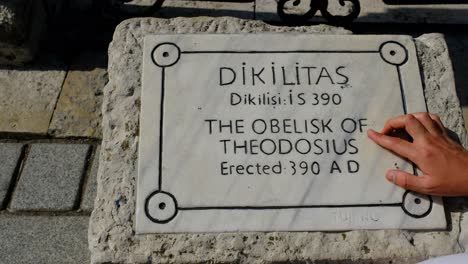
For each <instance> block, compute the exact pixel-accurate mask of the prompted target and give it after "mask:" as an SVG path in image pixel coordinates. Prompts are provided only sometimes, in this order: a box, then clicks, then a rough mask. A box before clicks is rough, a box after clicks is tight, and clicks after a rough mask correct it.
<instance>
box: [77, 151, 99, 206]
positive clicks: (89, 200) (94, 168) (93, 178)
mask: <svg viewBox="0 0 468 264" xmlns="http://www.w3.org/2000/svg"><path fill="white" fill-rule="evenodd" d="M100 153H101V146H97V147H96V149H95V150H94V157H93V162H92V163H91V168H90V170H89V175H88V179H87V181H86V185H85V186H84V189H83V196H82V199H81V209H82V210H83V211H87V212H91V211H92V210H93V208H94V199H95V198H96V189H97V172H98V168H99V154H100Z"/></svg>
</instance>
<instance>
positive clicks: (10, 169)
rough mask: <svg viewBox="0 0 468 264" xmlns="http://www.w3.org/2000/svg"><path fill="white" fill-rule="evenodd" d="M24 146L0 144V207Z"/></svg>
mask: <svg viewBox="0 0 468 264" xmlns="http://www.w3.org/2000/svg"><path fill="white" fill-rule="evenodd" d="M23 146H24V144H20V143H0V207H3V206H2V205H3V203H4V201H5V198H6V195H7V193H8V189H9V188H10V184H11V182H12V179H13V174H14V173H15V169H16V167H17V165H18V163H19V162H20V157H21V151H22V149H23Z"/></svg>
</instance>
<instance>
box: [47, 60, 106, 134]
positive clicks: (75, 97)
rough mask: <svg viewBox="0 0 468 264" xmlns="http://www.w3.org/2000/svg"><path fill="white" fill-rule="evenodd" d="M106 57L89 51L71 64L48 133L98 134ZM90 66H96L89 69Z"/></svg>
mask: <svg viewBox="0 0 468 264" xmlns="http://www.w3.org/2000/svg"><path fill="white" fill-rule="evenodd" d="M106 64H107V56H106V54H105V53H97V52H88V53H86V54H82V55H80V56H79V58H78V60H77V61H76V62H74V63H72V64H71V65H70V70H69V71H68V73H67V77H66V78H65V82H64V84H63V88H62V92H61V93H60V98H59V99H58V102H57V107H56V108H55V111H54V114H53V116H52V121H51V123H50V127H49V134H51V135H53V136H54V137H92V138H100V137H101V104H102V90H103V89H104V86H105V85H106V83H107V70H106ZM89 65H96V66H94V67H92V68H89V67H90V66H89Z"/></svg>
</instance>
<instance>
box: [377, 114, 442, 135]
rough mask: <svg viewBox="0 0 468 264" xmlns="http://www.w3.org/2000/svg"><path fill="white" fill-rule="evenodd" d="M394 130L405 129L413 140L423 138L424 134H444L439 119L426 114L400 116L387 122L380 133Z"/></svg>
mask: <svg viewBox="0 0 468 264" xmlns="http://www.w3.org/2000/svg"><path fill="white" fill-rule="evenodd" d="M395 129H405V130H406V131H407V132H408V133H409V134H410V135H411V136H412V137H413V138H418V137H421V136H424V135H425V134H426V133H428V132H429V133H430V134H432V135H440V134H443V133H444V132H445V128H444V125H443V124H442V121H440V118H439V117H438V116H436V115H432V114H429V113H426V112H421V113H414V114H408V115H401V116H397V117H395V118H392V119H390V120H388V121H387V122H386V123H385V126H384V128H383V129H382V131H381V133H383V134H388V133H390V132H392V131H393V130H395Z"/></svg>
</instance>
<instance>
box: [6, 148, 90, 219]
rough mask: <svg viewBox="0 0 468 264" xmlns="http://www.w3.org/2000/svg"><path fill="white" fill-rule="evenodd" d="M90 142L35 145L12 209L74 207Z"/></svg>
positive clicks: (20, 179)
mask: <svg viewBox="0 0 468 264" xmlns="http://www.w3.org/2000/svg"><path fill="white" fill-rule="evenodd" d="M89 148H90V145H88V144H34V145H32V146H31V150H30V152H29V154H28V157H27V158H26V160H25V165H24V169H23V171H22V173H21V175H20V178H19V181H18V184H17V186H16V189H15V191H14V193H13V198H12V201H11V204H10V209H12V210H52V211H65V210H71V209H73V208H74V206H75V204H76V201H77V197H78V193H79V189H80V184H81V180H82V177H83V173H84V171H85V165H86V159H87V156H88V151H89Z"/></svg>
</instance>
